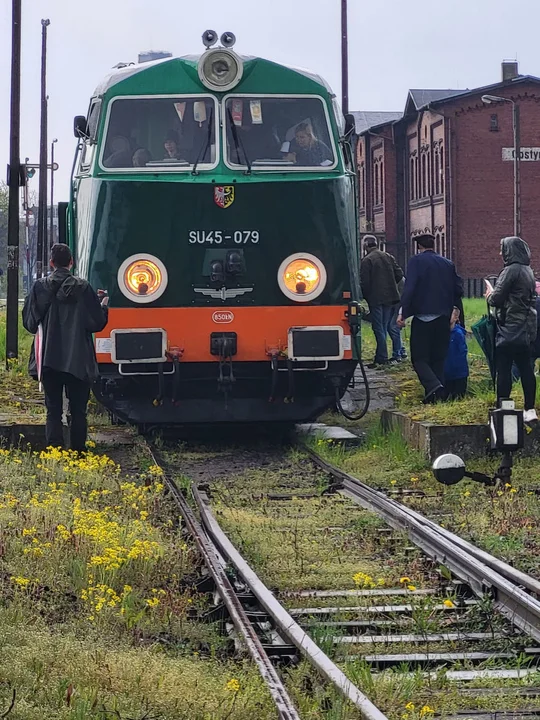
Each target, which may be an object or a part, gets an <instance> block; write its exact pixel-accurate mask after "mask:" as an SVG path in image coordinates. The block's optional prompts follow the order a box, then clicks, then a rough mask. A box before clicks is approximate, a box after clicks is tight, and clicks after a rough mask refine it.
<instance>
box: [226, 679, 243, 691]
mask: <svg viewBox="0 0 540 720" xmlns="http://www.w3.org/2000/svg"><path fill="white" fill-rule="evenodd" d="M225 687H226V688H227V690H230V691H231V692H233V693H237V692H240V683H239V681H238V680H237V679H236V678H231V679H230V680H229V682H228V683H227V684H226V685H225Z"/></svg>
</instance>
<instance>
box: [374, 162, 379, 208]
mask: <svg viewBox="0 0 540 720" xmlns="http://www.w3.org/2000/svg"><path fill="white" fill-rule="evenodd" d="M378 204H379V164H378V163H375V164H374V166H373V205H374V206H377V205H378Z"/></svg>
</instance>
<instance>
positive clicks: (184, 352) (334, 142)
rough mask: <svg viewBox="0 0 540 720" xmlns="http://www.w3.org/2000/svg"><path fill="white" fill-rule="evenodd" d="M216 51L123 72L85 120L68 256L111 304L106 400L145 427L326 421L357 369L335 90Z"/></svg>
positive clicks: (347, 204) (102, 88) (345, 162)
mask: <svg viewBox="0 0 540 720" xmlns="http://www.w3.org/2000/svg"><path fill="white" fill-rule="evenodd" d="M203 42H204V44H205V45H206V50H205V51H204V52H203V53H202V54H201V55H200V56H184V57H176V58H166V59H161V60H156V61H153V62H147V63H141V64H133V63H132V64H128V65H123V66H119V67H117V68H115V69H114V71H113V72H111V74H110V75H109V76H108V77H106V78H105V79H104V80H103V81H102V82H101V84H100V85H99V86H98V87H97V89H96V91H95V92H94V94H93V96H92V98H91V101H90V107H89V110H88V113H87V115H86V116H77V117H76V118H75V123H74V129H75V134H76V136H77V138H78V143H77V154H76V157H75V161H74V171H73V178H72V195H71V200H70V203H69V204H68V205H67V207H66V213H67V222H66V230H65V236H66V240H65V241H66V242H68V244H69V245H70V247H71V248H72V250H73V254H74V259H75V271H76V273H77V274H78V275H80V276H82V277H84V278H86V279H87V280H88V281H89V282H90V283H91V284H92V286H93V287H94V288H96V289H97V288H100V289H103V290H105V291H107V292H108V294H109V308H110V310H109V324H108V326H107V327H106V329H105V330H104V331H103V332H101V333H98V334H97V335H96V337H95V347H96V353H97V359H98V364H99V373H100V375H99V380H98V381H97V382H96V385H95V394H96V396H97V398H98V400H99V401H100V402H101V403H102V404H103V405H104V406H105V407H106V408H108V409H109V411H110V412H111V413H112V414H113V415H114V416H116V417H118V418H119V419H121V420H123V421H127V422H130V423H134V424H136V425H139V426H143V427H145V426H146V427H148V426H152V425H159V424H187V423H189V424H191V423H252V422H272V421H277V422H298V421H307V420H312V419H315V418H316V417H317V416H318V415H320V414H321V412H323V411H324V410H325V409H327V408H328V407H330V406H332V405H333V403H334V402H335V400H336V398H338V399H339V398H340V397H341V396H342V395H343V393H344V392H345V390H346V388H347V386H348V385H349V382H350V380H351V377H352V375H353V373H354V370H355V367H356V364H357V356H358V353H357V350H356V345H357V341H358V340H359V338H358V336H357V330H358V302H357V301H358V300H359V295H360V287H359V249H358V234H357V212H356V191H355V172H354V169H353V166H352V153H351V150H350V146H349V143H348V140H347V133H346V123H345V121H344V118H343V116H342V114H341V112H340V109H339V106H338V104H337V103H336V100H335V96H334V94H333V93H332V91H331V89H330V88H329V87H328V85H327V84H326V83H325V82H324V80H323V79H322V78H320V77H319V76H317V75H315V74H312V73H310V72H308V71H306V70H300V69H294V68H291V67H286V66H284V65H279V64H277V63H275V62H271V61H269V60H264V59H262V58H258V57H243V56H241V55H239V54H237V53H236V52H235V51H234V50H233V49H232V47H233V45H234V42H235V39H234V36H233V35H232V33H224V34H223V35H222V36H221V41H220V44H217V43H218V39H217V35H216V34H215V33H214V32H213V31H207V32H206V33H205V34H204V35H203Z"/></svg>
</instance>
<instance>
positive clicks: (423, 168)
mask: <svg viewBox="0 0 540 720" xmlns="http://www.w3.org/2000/svg"><path fill="white" fill-rule="evenodd" d="M421 172H422V178H421V184H420V197H423V198H424V197H426V196H427V155H426V153H422V165H421Z"/></svg>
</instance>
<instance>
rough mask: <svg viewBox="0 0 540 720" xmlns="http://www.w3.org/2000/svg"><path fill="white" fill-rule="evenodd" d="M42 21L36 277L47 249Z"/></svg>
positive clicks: (44, 35)
mask: <svg viewBox="0 0 540 720" xmlns="http://www.w3.org/2000/svg"><path fill="white" fill-rule="evenodd" d="M50 22H51V21H50V20H42V21H41V127H40V138H39V200H38V228H37V258H36V260H37V262H36V276H37V277H38V278H39V277H41V276H42V275H43V255H44V249H45V248H46V247H47V27H48V26H49V25H50Z"/></svg>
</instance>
